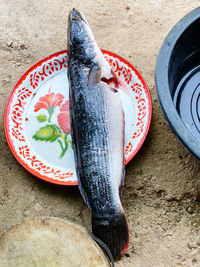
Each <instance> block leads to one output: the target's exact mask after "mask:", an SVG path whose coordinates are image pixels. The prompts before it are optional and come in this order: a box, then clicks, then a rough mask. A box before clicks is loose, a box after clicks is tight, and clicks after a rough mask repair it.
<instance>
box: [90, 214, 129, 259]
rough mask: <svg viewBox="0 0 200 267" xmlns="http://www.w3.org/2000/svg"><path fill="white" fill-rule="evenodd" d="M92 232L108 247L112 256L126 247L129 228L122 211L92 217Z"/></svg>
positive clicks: (115, 255) (118, 253)
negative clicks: (111, 214)
mask: <svg viewBox="0 0 200 267" xmlns="http://www.w3.org/2000/svg"><path fill="white" fill-rule="evenodd" d="M92 232H93V234H94V235H95V236H96V237H98V238H99V239H100V240H101V241H103V242H104V243H105V244H106V245H107V246H108V247H109V249H110V251H111V252H112V255H113V257H114V258H116V257H117V256H119V255H120V254H122V253H123V252H124V251H126V249H127V248H128V244H129V230H128V224H127V220H126V216H125V214H124V212H123V213H120V214H118V215H117V216H115V217H111V218H95V217H92Z"/></svg>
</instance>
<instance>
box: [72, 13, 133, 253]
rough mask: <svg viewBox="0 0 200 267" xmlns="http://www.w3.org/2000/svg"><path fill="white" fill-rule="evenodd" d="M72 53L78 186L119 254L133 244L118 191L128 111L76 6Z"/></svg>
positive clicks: (97, 230) (95, 223) (97, 229)
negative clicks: (108, 79) (111, 84)
mask: <svg viewBox="0 0 200 267" xmlns="http://www.w3.org/2000/svg"><path fill="white" fill-rule="evenodd" d="M68 56H69V59H68V77H69V84H70V89H69V97H70V113H71V128H72V141H73V146H74V155H75V163H76V171H77V176H78V180H79V189H80V191H81V193H82V195H83V198H84V200H85V202H86V203H87V205H88V207H89V208H90V210H91V212H92V228H93V233H94V235H96V236H97V237H98V238H100V239H101V240H102V241H103V242H105V243H106V244H107V245H108V246H109V248H110V249H111V252H112V254H113V256H114V257H116V256H118V255H119V254H120V253H121V252H122V251H123V250H125V249H126V247H127V244H128V228H127V222H126V218H125V215H124V211H123V208H122V205H121V202H120V192H119V191H120V190H121V187H122V184H123V181H124V153H123V151H124V114H123V109H122V105H121V101H120V96H119V93H118V92H116V91H114V90H112V89H111V88H110V87H109V85H108V84H107V83H105V82H103V81H101V79H100V78H101V76H102V75H104V74H105V76H106V75H109V71H110V69H109V68H110V67H109V65H106V64H107V63H105V59H104V58H103V55H102V54H101V52H100V49H99V48H98V47H97V45H96V42H95V40H94V37H93V35H92V32H91V30H90V28H89V26H88V23H87V21H86V19H85V18H84V17H83V15H82V14H81V13H80V12H79V11H77V10H75V9H73V10H72V11H71V13H70V15H69V27H68ZM106 72H107V73H106ZM119 231H121V233H120V234H119Z"/></svg>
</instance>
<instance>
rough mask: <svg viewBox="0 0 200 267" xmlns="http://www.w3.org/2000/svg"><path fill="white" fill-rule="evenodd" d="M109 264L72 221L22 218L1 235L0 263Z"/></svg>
mask: <svg viewBox="0 0 200 267" xmlns="http://www.w3.org/2000/svg"><path fill="white" fill-rule="evenodd" d="M27 266H29V267H32V266H34V267H40V266H41V267H45V266H48V267H51V266H52V267H62V266H63V267H81V266H84V267H90V266H91V267H95V266H97V267H108V266H110V264H109V262H108V260H107V258H106V257H105V255H104V253H103V251H102V250H101V249H100V248H99V246H98V245H97V244H96V243H95V241H94V240H93V239H92V238H91V237H90V236H89V235H88V234H87V232H86V230H85V229H84V228H83V227H81V226H78V225H76V224H74V223H72V222H69V221H65V220H62V219H58V218H50V217H41V218H32V219H28V220H25V221H23V222H21V223H19V224H17V225H15V226H13V227H12V228H10V229H9V230H7V231H6V232H4V233H3V234H2V235H1V236H0V267H27Z"/></svg>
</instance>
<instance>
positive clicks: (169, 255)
mask: <svg viewBox="0 0 200 267" xmlns="http://www.w3.org/2000/svg"><path fill="white" fill-rule="evenodd" d="M198 5H199V1H197V0H194V1H189V0H185V1H181V0H176V1H175V0H170V1H167V0H148V1H147V0H145V1H141V0H140V1H139V0H132V1H122V0H121V1H120V0H110V1H105V0H96V1H91V0H87V1H85V0H82V1H80V0H72V1H64V0H54V1H53V0H52V1H50V0H46V1H42V0H32V1H31V0H0V6H1V8H0V21H1V23H0V58H1V64H0V85H1V86H0V96H1V97H0V109H1V112H0V127H1V128H0V140H1V142H0V151H1V153H0V166H1V170H0V232H2V231H4V230H6V229H7V228H9V227H11V226H12V225H14V224H15V223H17V222H19V221H21V220H23V219H25V218H27V217H33V216H41V215H48V216H57V217H61V218H68V219H70V220H72V221H75V222H77V223H78V224H81V225H83V226H85V227H86V228H88V229H90V214H89V211H88V209H87V207H86V206H85V204H84V202H83V200H82V198H81V196H80V194H79V191H78V189H77V188H76V187H70V188H66V187H62V186H56V185H52V184H48V183H47V182H42V181H40V180H39V179H37V178H35V177H34V176H32V175H31V174H29V173H28V172H27V171H26V170H24V169H23V168H22V167H21V166H20V165H19V164H18V163H17V161H16V160H15V158H14V157H13V155H12V153H11V152H10V150H9V148H8V145H7V143H6V140H5V137H4V132H3V112H4V108H5V104H6V101H7V99H8V97H9V94H10V92H11V91H12V88H13V86H14V85H15V83H16V82H17V81H18V79H19V78H20V77H21V75H22V74H23V73H24V72H25V71H26V70H27V69H28V68H29V67H31V66H32V65H33V64H34V63H36V62H37V61H38V60H40V59H42V58H45V57H47V56H48V55H50V54H52V53H55V52H57V51H60V50H64V49H66V45H67V34H66V33H67V14H68V12H69V10H70V9H71V8H72V7H77V8H79V9H80V10H81V11H82V12H84V14H85V16H86V17H87V19H88V21H89V23H90V25H91V26H92V29H93V31H94V33H95V36H96V39H97V41H98V44H99V45H100V47H102V48H105V49H107V50H110V51H113V52H115V53H117V54H119V55H121V56H122V57H124V58H126V59H127V60H129V61H130V62H131V63H132V64H133V65H135V66H136V68H137V69H138V70H139V71H140V72H141V74H142V75H143V77H144V78H145V79H146V81H147V84H148V86H149V88H150V91H151V94H152V101H153V119H152V124H151V129H150V132H149V134H148V137H147V139H146V141H145V144H144V145H143V147H142V149H141V150H140V152H139V153H138V154H137V156H136V157H135V158H134V159H133V160H132V162H131V163H130V164H129V165H128V166H127V175H126V185H125V190H124V193H123V196H122V202H123V206H124V209H125V211H126V214H127V218H128V223H129V227H130V246H129V249H128V250H127V252H126V253H125V254H124V255H123V256H122V257H121V258H120V259H119V260H118V261H117V263H116V266H117V267H119V266H126V267H128V266H135V267H136V266H137V267H150V266H151V267H174V266H187V267H188V266H191V267H192V266H194V267H195V266H200V235H199V234H200V216H199V213H200V203H199V202H200V185H199V181H200V180H199V176H200V174H199V170H200V167H199V164H198V163H197V162H196V161H195V160H194V159H193V158H192V157H191V156H190V155H189V154H188V152H187V151H186V150H185V149H184V148H183V147H182V145H181V144H180V143H179V141H178V140H177V138H176V137H175V136H174V135H173V134H172V132H171V130H170V129H169V127H168V125H167V124H166V122H165V120H164V117H163V114H162V112H161V109H160V107H159V103H158V100H157V96H156V90H155V82H154V70H155V64H156V57H157V55H158V52H159V48H160V46H161V44H162V42H163V40H164V37H165V36H166V34H167V33H168V32H169V30H170V29H171V28H172V26H173V25H174V24H175V23H176V22H177V21H178V20H179V19H181V18H182V17H183V16H184V15H185V14H187V13H188V12H189V11H191V10H192V9H193V8H195V7H197V6H198Z"/></svg>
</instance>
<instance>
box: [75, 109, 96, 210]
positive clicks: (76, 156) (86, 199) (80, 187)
mask: <svg viewBox="0 0 200 267" xmlns="http://www.w3.org/2000/svg"><path fill="white" fill-rule="evenodd" d="M70 121H71V136H72V143H73V149H74V161H75V166H76V175H77V178H78V187H79V191H80V193H81V195H82V197H83V199H84V201H85V203H86V205H87V206H88V208H89V209H90V210H91V207H90V203H89V201H88V198H87V195H86V193H85V191H84V189H83V186H82V184H81V179H80V172H79V168H78V167H77V166H78V151H77V148H76V136H75V131H74V119H73V115H72V110H71V105H70Z"/></svg>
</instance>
